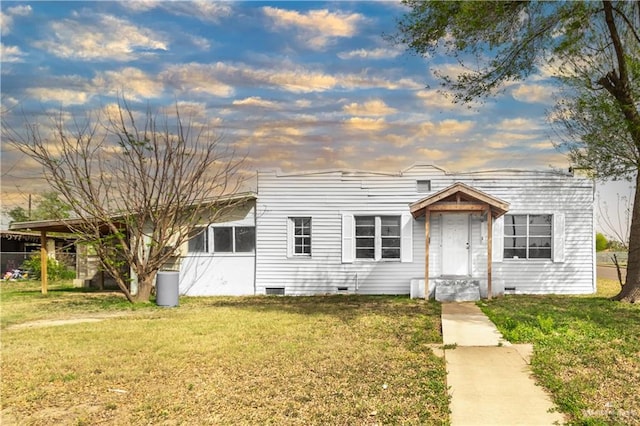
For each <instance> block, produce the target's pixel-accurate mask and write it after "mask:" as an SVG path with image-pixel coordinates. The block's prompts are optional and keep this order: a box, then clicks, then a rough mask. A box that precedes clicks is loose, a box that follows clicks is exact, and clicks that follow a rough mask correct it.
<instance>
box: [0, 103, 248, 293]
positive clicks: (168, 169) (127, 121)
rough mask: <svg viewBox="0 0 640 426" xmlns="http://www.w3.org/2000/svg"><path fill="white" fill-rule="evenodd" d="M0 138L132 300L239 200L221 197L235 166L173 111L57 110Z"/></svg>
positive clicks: (234, 180) (227, 153)
mask: <svg viewBox="0 0 640 426" xmlns="http://www.w3.org/2000/svg"><path fill="white" fill-rule="evenodd" d="M3 124H4V123H3ZM43 129H49V130H50V131H49V133H45V130H43ZM3 136H4V139H5V140H7V141H9V142H10V143H12V144H14V145H15V146H16V147H17V148H18V149H20V150H21V151H22V152H24V153H26V154H27V155H29V156H30V157H32V158H33V159H35V160H36V161H37V162H39V163H40V164H41V165H42V167H43V171H44V175H45V177H46V179H47V180H48V182H49V183H50V185H51V186H52V188H53V190H54V191H55V192H56V193H57V194H60V197H61V198H62V199H63V200H64V202H65V203H67V204H68V205H69V207H70V210H71V212H72V213H73V217H74V218H73V219H68V220H66V219H65V220H63V221H64V222H65V223H66V224H67V226H68V228H69V229H71V230H72V231H73V232H74V233H76V235H78V236H79V237H80V242H86V243H89V244H91V245H92V246H93V247H94V249H95V251H96V254H97V255H98V257H99V259H100V262H101V264H102V267H103V268H104V269H105V270H106V271H107V272H109V273H110V275H112V276H113V277H114V279H115V280H116V282H117V283H118V286H119V287H120V289H121V290H122V291H123V293H124V294H125V295H126V296H127V298H128V299H129V300H130V301H132V302H133V301H147V300H149V297H150V294H151V290H152V288H153V285H154V282H155V277H156V274H157V272H158V271H159V270H160V269H161V268H162V267H163V266H164V265H165V264H167V263H168V262H171V261H172V260H174V259H175V256H176V255H177V250H178V248H179V247H180V246H181V245H182V244H183V243H184V242H185V241H187V239H188V238H189V235H190V232H191V231H192V230H193V229H194V227H195V226H196V225H197V224H199V223H201V222H203V221H204V222H206V223H210V222H212V221H214V220H215V218H216V217H217V216H218V215H219V214H221V213H222V212H224V210H225V209H228V208H232V207H233V205H234V204H236V203H238V202H241V201H243V200H242V199H238V197H231V196H230V194H233V193H235V191H236V190H237V188H238V185H239V184H240V179H239V177H240V176H239V173H238V172H239V168H240V165H241V163H242V159H238V158H237V157H236V156H235V153H234V152H233V150H231V149H230V148H228V147H227V146H225V145H224V144H223V143H222V142H223V141H222V139H221V138H220V136H219V135H217V134H216V133H215V132H214V131H213V129H211V128H209V127H208V126H206V125H200V124H198V123H196V122H194V121H192V120H191V119H189V118H187V119H184V118H183V117H182V116H181V115H180V111H179V109H178V107H177V106H176V109H175V111H174V112H173V113H171V114H160V115H156V114H152V112H151V111H150V110H148V111H147V112H146V114H139V113H137V112H135V111H134V110H133V109H132V108H130V106H129V105H128V104H127V103H126V102H125V101H124V100H122V101H120V102H119V104H118V105H117V106H116V107H111V108H107V109H105V110H104V111H102V112H101V113H97V114H96V113H94V114H87V116H86V118H85V119H84V120H81V119H80V118H79V117H75V118H74V119H72V120H71V121H66V120H65V114H62V113H61V114H59V115H56V116H54V117H50V122H48V123H31V122H29V121H28V120H25V128H24V130H21V129H13V128H10V127H9V126H7V125H3Z"/></svg>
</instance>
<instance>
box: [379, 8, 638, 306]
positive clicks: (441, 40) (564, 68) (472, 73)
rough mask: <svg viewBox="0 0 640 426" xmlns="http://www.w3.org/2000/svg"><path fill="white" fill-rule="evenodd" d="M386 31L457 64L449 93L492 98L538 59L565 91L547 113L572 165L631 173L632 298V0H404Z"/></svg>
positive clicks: (633, 285) (628, 289) (631, 287)
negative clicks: (392, 28) (394, 26)
mask: <svg viewBox="0 0 640 426" xmlns="http://www.w3.org/2000/svg"><path fill="white" fill-rule="evenodd" d="M404 3H405V5H407V6H408V7H409V8H410V10H409V12H408V13H407V14H405V15H404V16H403V17H402V18H401V19H400V20H399V21H398V30H399V31H398V34H396V35H395V36H393V37H390V38H391V39H392V40H394V41H396V42H398V43H400V44H404V45H406V46H407V47H408V49H409V50H411V51H413V52H415V53H417V54H419V55H423V56H429V55H431V54H432V53H442V52H444V53H445V54H447V55H450V56H451V57H453V58H455V59H456V60H457V61H458V63H460V64H461V65H462V66H463V68H464V71H463V72H461V73H460V74H459V75H458V76H454V77H451V76H447V75H441V76H440V77H441V78H442V83H443V85H444V86H445V87H446V88H448V89H451V90H452V91H453V93H454V96H455V99H456V100H457V101H461V102H470V101H472V100H476V99H483V98H486V97H490V96H494V95H495V94H496V93H498V92H499V91H500V90H503V89H504V87H505V85H506V84H508V83H511V82H514V81H518V80H524V79H526V78H527V77H529V76H530V75H532V74H534V73H536V72H538V70H539V69H540V67H541V66H545V69H546V71H547V72H550V73H552V74H553V75H555V76H556V77H557V78H558V79H559V82H560V83H562V87H563V88H564V90H565V93H564V97H563V100H561V101H560V102H559V103H558V105H557V108H556V110H555V111H553V112H552V113H551V115H550V118H551V119H552V121H554V122H556V123H559V124H560V125H561V126H562V127H563V129H564V130H565V131H566V133H565V136H566V138H565V139H564V140H563V141H562V142H561V143H560V144H559V145H560V147H561V148H563V149H566V150H567V151H568V154H569V157H570V159H571V161H572V162H573V163H575V164H576V165H577V166H581V167H589V168H591V169H592V170H593V172H594V176H595V177H596V178H600V179H606V178H616V179H622V178H625V179H636V189H635V195H634V204H633V211H632V221H631V230H630V239H629V240H630V241H629V262H628V270H627V280H626V283H625V285H624V286H623V288H622V291H621V293H620V294H619V295H618V296H617V297H616V298H617V299H618V300H625V301H629V302H636V301H638V300H640V186H639V185H638V181H639V180H640V173H638V171H639V170H640V112H639V111H638V108H639V106H640V103H639V102H640V54H639V52H640V34H639V30H638V28H640V2H632V1H601V2H595V1H594V2H577V1H557V2H544V1H499V2H484V1H483V2H475V1H468V2H467V1H465V2H452V1H449V2H442V1H422V0H405V1H404Z"/></svg>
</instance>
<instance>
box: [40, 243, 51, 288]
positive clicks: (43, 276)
mask: <svg viewBox="0 0 640 426" xmlns="http://www.w3.org/2000/svg"><path fill="white" fill-rule="evenodd" d="M48 259H49V254H48V253H47V231H40V281H41V283H42V294H47V260H48Z"/></svg>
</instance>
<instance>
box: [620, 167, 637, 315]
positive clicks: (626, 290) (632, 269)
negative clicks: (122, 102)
mask: <svg viewBox="0 0 640 426" xmlns="http://www.w3.org/2000/svg"><path fill="white" fill-rule="evenodd" d="M639 183H640V171H639V172H638V173H637V174H636V192H635V195H634V200H633V210H632V213H631V232H630V235H629V260H628V261H627V279H626V282H625V284H624V286H622V290H621V291H620V293H619V294H618V295H617V296H616V297H614V300H620V301H624V302H629V303H636V302H640V185H638V184H639Z"/></svg>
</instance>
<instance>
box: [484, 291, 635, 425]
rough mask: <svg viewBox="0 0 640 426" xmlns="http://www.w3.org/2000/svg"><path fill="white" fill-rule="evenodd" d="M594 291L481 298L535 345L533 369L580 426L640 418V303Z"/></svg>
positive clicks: (506, 327)
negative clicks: (587, 294)
mask: <svg viewBox="0 0 640 426" xmlns="http://www.w3.org/2000/svg"><path fill="white" fill-rule="evenodd" d="M598 284H599V292H598V294H597V295H596V296H590V297H562V296H544V297H542V296H541V297H535V296H506V297H503V298H499V299H495V300H492V301H490V302H481V303H480V305H481V307H482V309H483V311H484V312H485V313H486V314H488V315H489V317H490V318H491V319H492V321H494V322H495V323H496V324H497V326H498V328H499V329H500V331H501V332H502V333H503V335H504V336H505V337H506V338H507V339H508V340H509V341H511V342H514V343H516V342H517V343H524V342H526V343H533V346H534V357H533V360H532V368H533V371H534V374H535V375H536V377H537V379H538V380H539V382H540V383H541V384H542V385H543V386H544V387H546V388H547V389H549V390H550V391H551V393H552V396H553V399H554V401H555V402H556V404H557V405H558V406H559V407H560V410H561V411H562V412H564V413H566V414H568V416H569V418H570V420H571V423H572V424H579V425H605V424H606V425H609V424H615V425H638V424H640V391H639V390H640V306H638V305H629V304H621V303H617V302H612V301H609V300H608V299H607V297H610V296H612V295H614V294H616V293H617V291H618V289H619V286H618V285H617V283H616V282H614V281H608V280H600V281H599V283H598Z"/></svg>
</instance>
